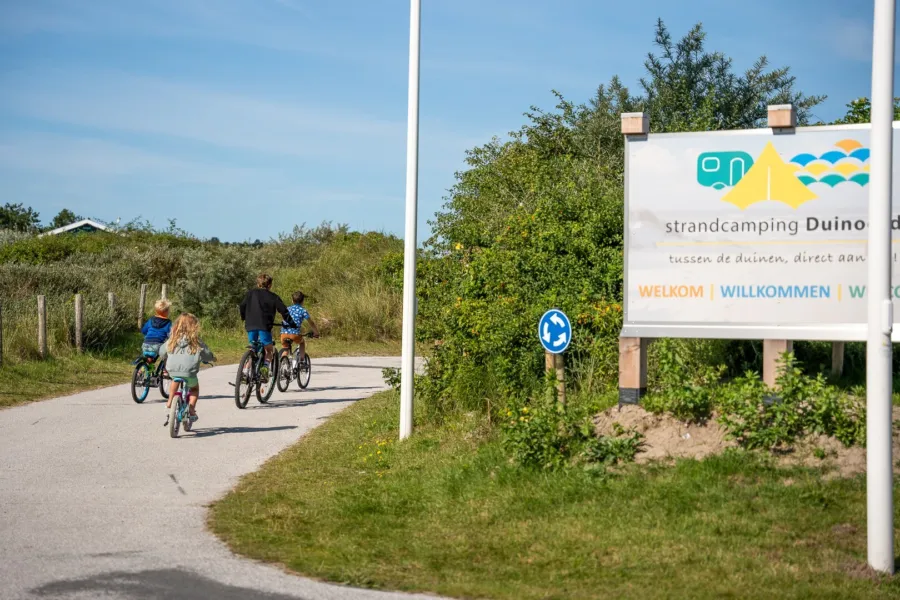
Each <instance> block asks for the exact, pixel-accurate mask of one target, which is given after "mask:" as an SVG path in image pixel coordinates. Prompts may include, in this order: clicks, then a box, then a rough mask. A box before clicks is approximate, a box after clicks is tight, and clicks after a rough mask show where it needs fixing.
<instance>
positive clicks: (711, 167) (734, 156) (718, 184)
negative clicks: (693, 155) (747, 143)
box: [697, 151, 753, 190]
mask: <svg viewBox="0 0 900 600" xmlns="http://www.w3.org/2000/svg"><path fill="white" fill-rule="evenodd" d="M752 166H753V157H752V156H750V155H749V154H747V153H746V152H739V151H738V152H704V153H703V154H701V155H700V156H698V157H697V182H698V183H699V184H700V185H702V186H706V187H711V188H713V189H716V190H721V189H724V188H726V187H734V186H735V185H737V183H738V182H739V181H740V180H741V178H743V177H744V175H746V174H747V171H749V170H750V167H752Z"/></svg>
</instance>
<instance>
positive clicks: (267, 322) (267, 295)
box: [241, 288, 297, 331]
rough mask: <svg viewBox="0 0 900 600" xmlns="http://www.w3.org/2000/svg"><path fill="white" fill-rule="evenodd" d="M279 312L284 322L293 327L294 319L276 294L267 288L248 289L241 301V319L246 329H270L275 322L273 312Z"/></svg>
mask: <svg viewBox="0 0 900 600" xmlns="http://www.w3.org/2000/svg"><path fill="white" fill-rule="evenodd" d="M276 311H277V312H279V313H281V317H282V319H283V320H284V323H285V324H286V325H288V326H289V327H295V326H296V325H297V324H296V323H294V319H292V318H291V314H290V313H289V312H288V309H287V307H286V306H285V305H284V302H282V301H281V298H279V297H278V295H277V294H273V293H272V292H270V291H269V290H267V289H263V288H256V289H255V290H250V291H249V292H247V295H246V296H244V300H243V301H242V302H241V320H242V321H243V322H244V329H246V330H247V331H256V330H263V331H271V330H272V326H273V325H274V324H275V312H276Z"/></svg>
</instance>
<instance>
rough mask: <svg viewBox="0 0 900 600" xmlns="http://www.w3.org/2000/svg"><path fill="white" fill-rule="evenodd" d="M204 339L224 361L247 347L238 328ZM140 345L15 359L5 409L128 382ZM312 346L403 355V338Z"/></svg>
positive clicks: (7, 375) (7, 372)
mask: <svg viewBox="0 0 900 600" xmlns="http://www.w3.org/2000/svg"><path fill="white" fill-rule="evenodd" d="M203 338H204V341H206V343H207V344H208V345H209V347H210V348H212V350H213V352H214V353H215V354H216V358H217V360H218V364H220V365H226V364H230V363H237V361H238V360H239V359H240V357H241V355H242V354H243V353H244V350H245V349H246V339H245V338H244V337H242V336H241V335H240V334H237V335H236V334H235V333H234V332H233V331H228V330H215V329H212V330H210V331H209V332H208V333H207V334H204V335H203ZM140 344H141V338H140V336H139V335H135V336H134V339H132V340H131V341H130V343H129V344H127V345H126V346H124V347H123V348H120V349H117V350H114V351H111V352H108V353H104V354H85V355H80V356H79V355H77V354H73V353H71V352H67V353H64V354H62V355H61V356H58V357H53V358H50V359H48V360H45V361H16V362H12V361H10V362H8V363H6V364H4V365H3V366H2V367H0V408H7V407H10V406H16V405H18V404H24V403H27V402H33V401H35V400H43V399H46V398H55V397H58V396H63V395H66V394H72V393H75V392H80V391H85V390H90V389H95V388H100V387H105V386H108V385H115V384H118V383H127V382H128V381H129V380H130V378H131V373H132V369H133V368H134V367H133V366H132V365H131V361H132V360H133V359H134V358H136V357H137V356H138V354H139V351H140ZM307 349H308V350H309V353H310V355H311V356H312V357H313V359H315V358H316V357H327V356H366V355H368V356H374V355H386V356H394V355H399V354H400V343H399V342H397V341H386V342H358V341H344V340H335V339H329V338H320V339H317V340H310V341H308V342H307Z"/></svg>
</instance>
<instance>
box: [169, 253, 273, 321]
mask: <svg viewBox="0 0 900 600" xmlns="http://www.w3.org/2000/svg"><path fill="white" fill-rule="evenodd" d="M254 262H255V261H254V260H253V256H252V255H250V256H248V255H247V252H246V251H244V250H243V249H241V248H222V249H219V250H215V251H213V250H208V249H202V250H190V251H188V252H186V253H185V256H184V272H185V275H184V279H183V280H181V281H180V282H179V284H178V287H179V290H180V292H181V305H182V307H183V308H184V310H185V311H187V312H191V313H194V314H195V315H197V316H199V317H205V318H207V319H209V320H210V321H211V322H212V323H214V324H216V325H236V324H238V323H240V312H239V310H238V306H239V305H240V303H241V300H243V298H244V295H245V294H246V293H247V290H249V289H251V287H253V286H255V285H256V283H255V281H256V275H257V271H258V268H257V267H256V266H255V264H254Z"/></svg>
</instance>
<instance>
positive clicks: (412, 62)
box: [400, 0, 421, 440]
mask: <svg viewBox="0 0 900 600" xmlns="http://www.w3.org/2000/svg"><path fill="white" fill-rule="evenodd" d="M420 11H421V5H420V0H410V10H409V101H408V111H409V112H408V115H407V125H406V233H405V235H404V252H403V341H402V344H403V356H402V358H401V364H400V439H401V440H403V439H406V438H408V437H409V436H410V435H412V429H413V392H414V387H415V380H414V377H413V376H414V374H415V367H416V218H417V215H416V213H417V210H416V208H417V206H416V205H417V202H418V185H419V45H420V44H419V29H420V27H421V17H420Z"/></svg>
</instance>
